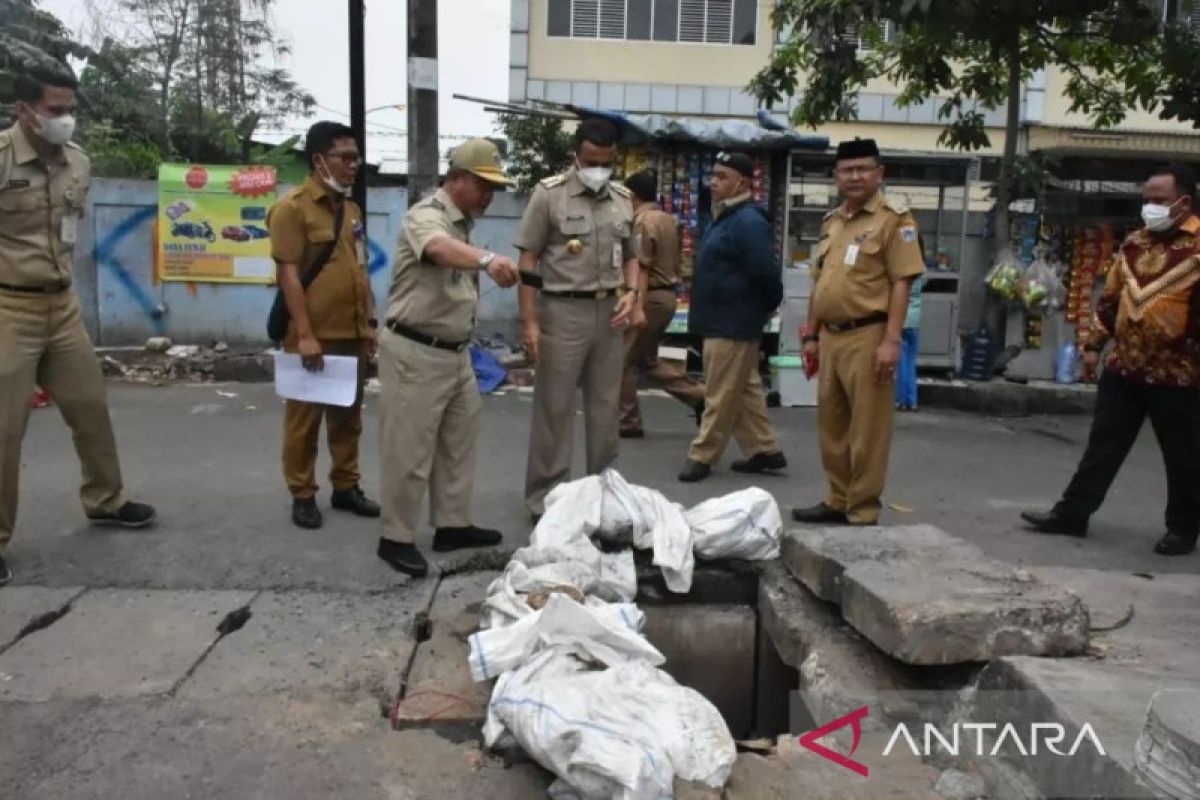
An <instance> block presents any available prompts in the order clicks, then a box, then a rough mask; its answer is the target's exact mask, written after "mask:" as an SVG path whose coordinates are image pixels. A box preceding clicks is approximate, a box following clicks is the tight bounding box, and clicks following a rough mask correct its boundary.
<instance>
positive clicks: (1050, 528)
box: [1021, 510, 1088, 538]
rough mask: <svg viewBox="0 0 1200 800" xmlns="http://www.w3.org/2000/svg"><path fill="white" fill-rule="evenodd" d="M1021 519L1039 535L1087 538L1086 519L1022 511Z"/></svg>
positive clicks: (1055, 512) (1054, 512)
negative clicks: (1048, 534) (1049, 534)
mask: <svg viewBox="0 0 1200 800" xmlns="http://www.w3.org/2000/svg"><path fill="white" fill-rule="evenodd" d="M1021 519H1023V520H1025V522H1027V523H1029V525H1031V526H1032V527H1033V529H1034V530H1035V531H1037V532H1038V533H1051V534H1055V535H1058V536H1078V537H1081V538H1082V537H1084V536H1087V529H1088V524H1087V520H1086V519H1071V518H1069V517H1064V516H1062V515H1061V514H1059V513H1058V512H1057V511H1054V510H1050V511H1022V512H1021Z"/></svg>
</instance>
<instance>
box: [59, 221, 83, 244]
mask: <svg viewBox="0 0 1200 800" xmlns="http://www.w3.org/2000/svg"><path fill="white" fill-rule="evenodd" d="M60 238H61V239H62V243H63V244H75V242H76V241H77V240H78V239H79V215H78V214H63V218H62V231H61V232H60Z"/></svg>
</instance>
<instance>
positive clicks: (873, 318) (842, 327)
mask: <svg viewBox="0 0 1200 800" xmlns="http://www.w3.org/2000/svg"><path fill="white" fill-rule="evenodd" d="M887 320H888V315H887V314H886V313H884V312H882V311H876V312H875V313H874V314H869V315H867V316H865V317H861V318H859V319H852V320H850V321H849V322H823V323H821V328H822V330H827V331H829V332H830V333H846V332H847V331H853V330H857V329H858V328H865V327H867V326H868V325H879V324H880V323H883V322H887Z"/></svg>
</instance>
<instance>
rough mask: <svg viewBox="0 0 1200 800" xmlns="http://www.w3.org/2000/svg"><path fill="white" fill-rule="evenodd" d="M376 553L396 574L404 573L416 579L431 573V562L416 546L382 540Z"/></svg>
mask: <svg viewBox="0 0 1200 800" xmlns="http://www.w3.org/2000/svg"><path fill="white" fill-rule="evenodd" d="M375 553H376V554H377V555H378V556H379V557H380V558H382V559H383V560H384V561H386V562H387V563H388V566H389V567H391V568H392V569H394V570H396V572H403V573H404V574H405V575H410V576H412V577H414V578H424V577H425V575H426V574H428V572H429V562H427V561H426V560H425V556H423V555H421V551H420V550H418V549H417V547H416V545H412V544H405V543H403V542H393V541H392V540H391V539H380V540H379V548H378V549H377V550H376V551H375Z"/></svg>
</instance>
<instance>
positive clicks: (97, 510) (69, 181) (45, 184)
mask: <svg viewBox="0 0 1200 800" xmlns="http://www.w3.org/2000/svg"><path fill="white" fill-rule="evenodd" d="M90 183H91V162H90V161H89V160H88V157H87V155H86V154H84V152H83V151H82V150H80V149H79V147H77V146H76V145H75V144H73V143H69V144H67V145H66V146H65V147H64V148H63V149H62V152H61V154H60V155H59V156H58V157H57V158H54V159H51V160H50V161H48V162H47V161H44V160H42V158H41V157H39V156H38V154H37V152H36V151H35V150H34V149H33V145H32V144H31V143H30V142H29V140H28V139H27V138H26V137H25V133H24V132H23V131H22V130H21V127H20V125H14V126H13V127H12V128H9V129H8V130H6V131H0V284H4V285H6V286H8V287H12V288H9V289H4V288H0V550H3V549H4V546H5V545H6V544H8V541H9V539H11V538H12V534H13V528H14V526H15V524H16V517H17V482H18V477H19V474H20V469H21V440H22V439H23V438H24V437H25V428H26V425H27V423H28V421H29V399H30V397H31V396H32V395H33V392H34V388H35V384H36V385H40V386H41V387H42V388H43V389H45V390H47V391H48V392H49V393H50V396H51V397H52V398H53V399H54V404H55V405H56V406H58V410H59V412H61V413H62V416H63V419H64V420H66V423H67V425H68V426H69V427H70V428H71V434H72V439H73V441H74V443H75V452H76V453H77V454H78V456H79V463H80V465H81V467H82V469H83V487H82V489H81V490H80V498H81V500H82V501H83V507H84V510H85V511H86V512H87V514H88V515H89V516H100V515H105V514H112V513H115V512H116V511H117V510H118V509H119V508H120V507H121V506H122V505H123V504H124V502H125V498H124V496H123V494H122V486H121V465H120V462H119V460H118V458H117V445H116V441H115V440H114V437H113V429H112V423H111V421H110V419H109V414H108V400H107V397H106V390H105V386H104V376H103V375H102V374H101V373H100V366H99V362H97V361H96V354H95V351H94V348H93V347H92V340H91V338H90V337H89V336H88V334H87V331H86V330H85V329H84V327H83V315H82V312H81V310H80V305H79V298H78V297H77V296H76V294H75V292H74V291H73V290H72V289H71V288H70V287H71V282H72V270H71V264H72V261H73V259H74V252H75V238H76V236H77V235H78V228H79V225H80V224H81V223H80V220H81V219H82V217H83V212H84V209H85V207H86V203H87V192H88V187H89V186H90ZM13 289H24V290H26V291H14V290H13ZM35 290H36V291H35Z"/></svg>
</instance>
